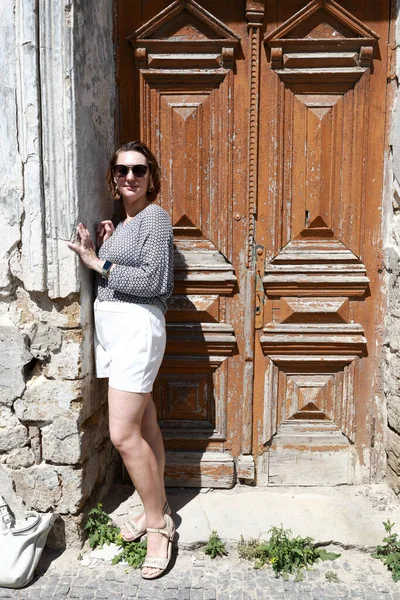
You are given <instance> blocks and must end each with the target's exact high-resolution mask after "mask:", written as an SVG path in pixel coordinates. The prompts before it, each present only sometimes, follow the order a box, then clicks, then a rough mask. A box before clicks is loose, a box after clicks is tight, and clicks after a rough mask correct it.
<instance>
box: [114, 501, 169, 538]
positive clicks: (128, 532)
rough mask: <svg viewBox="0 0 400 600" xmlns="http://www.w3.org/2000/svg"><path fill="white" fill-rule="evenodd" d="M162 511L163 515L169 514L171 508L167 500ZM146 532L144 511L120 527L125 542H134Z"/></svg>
mask: <svg viewBox="0 0 400 600" xmlns="http://www.w3.org/2000/svg"><path fill="white" fill-rule="evenodd" d="M163 513H164V514H165V515H169V516H170V515H171V508H170V506H169V504H168V502H167V501H165V504H164V506H163ZM145 533H146V515H145V513H144V512H142V513H140V515H139V516H137V517H136V518H135V519H129V520H128V521H126V523H124V524H123V525H122V527H121V529H120V534H121V535H122V537H123V539H124V540H125V542H134V541H135V540H138V539H139V538H141V537H142V536H143V535H144V534H145Z"/></svg>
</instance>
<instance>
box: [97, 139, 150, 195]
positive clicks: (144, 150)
mask: <svg viewBox="0 0 400 600" xmlns="http://www.w3.org/2000/svg"><path fill="white" fill-rule="evenodd" d="M132 151H135V152H140V154H143V156H145V157H146V159H147V163H148V165H149V170H150V177H149V183H150V187H149V189H148V190H147V200H148V201H149V202H154V200H155V199H156V198H157V195H158V192H159V191H160V167H159V166H158V162H157V159H156V157H155V156H154V154H153V153H152V151H151V150H150V149H149V148H148V147H147V146H146V144H144V143H143V142H139V141H135V142H128V143H127V144H122V146H121V147H120V148H118V150H117V151H116V152H114V154H113V155H112V157H111V159H110V164H109V166H108V170H107V174H106V184H107V188H108V190H109V192H110V194H111V196H112V197H113V198H114V200H117V201H119V200H121V196H120V194H119V192H118V190H117V188H116V186H115V182H114V175H113V168H114V167H115V165H116V164H117V159H118V154H120V153H121V152H132Z"/></svg>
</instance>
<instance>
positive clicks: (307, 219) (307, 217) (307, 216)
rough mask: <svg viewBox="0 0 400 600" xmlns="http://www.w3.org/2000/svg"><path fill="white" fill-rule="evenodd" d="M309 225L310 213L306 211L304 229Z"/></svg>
mask: <svg viewBox="0 0 400 600" xmlns="http://www.w3.org/2000/svg"><path fill="white" fill-rule="evenodd" d="M309 224H310V211H309V210H306V227H308V226H309Z"/></svg>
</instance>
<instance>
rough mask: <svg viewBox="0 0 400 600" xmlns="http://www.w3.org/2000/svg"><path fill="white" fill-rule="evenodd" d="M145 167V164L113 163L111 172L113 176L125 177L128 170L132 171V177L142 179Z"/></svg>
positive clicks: (145, 170)
mask: <svg viewBox="0 0 400 600" xmlns="http://www.w3.org/2000/svg"><path fill="white" fill-rule="evenodd" d="M147 169H148V167H147V165H129V166H128V165H115V166H114V167H113V173H114V176H115V177H126V176H127V175H128V173H129V171H132V175H134V177H136V178H137V179H142V177H144V176H145V175H146V173H147Z"/></svg>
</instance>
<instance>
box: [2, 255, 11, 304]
mask: <svg viewBox="0 0 400 600" xmlns="http://www.w3.org/2000/svg"><path fill="white" fill-rule="evenodd" d="M10 289H11V274H10V268H9V263H8V259H6V258H1V259H0V298H7V297H8V296H9V295H10Z"/></svg>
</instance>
